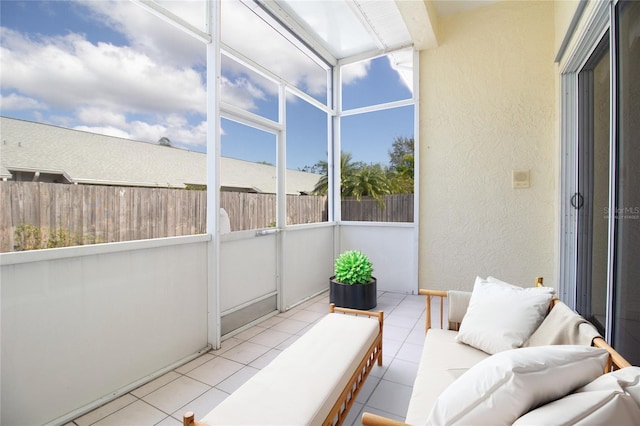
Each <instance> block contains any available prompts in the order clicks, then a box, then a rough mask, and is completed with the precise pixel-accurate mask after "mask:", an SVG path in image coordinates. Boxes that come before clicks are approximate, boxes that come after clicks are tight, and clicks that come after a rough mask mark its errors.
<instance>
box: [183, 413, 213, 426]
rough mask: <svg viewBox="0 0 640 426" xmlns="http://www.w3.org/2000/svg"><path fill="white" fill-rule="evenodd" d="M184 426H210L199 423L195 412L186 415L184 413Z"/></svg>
mask: <svg viewBox="0 0 640 426" xmlns="http://www.w3.org/2000/svg"><path fill="white" fill-rule="evenodd" d="M182 425H183V426H209V425H208V424H206V423H203V422H199V421H197V420H196V416H195V414H193V411H187V412H186V413H184V416H183V417H182Z"/></svg>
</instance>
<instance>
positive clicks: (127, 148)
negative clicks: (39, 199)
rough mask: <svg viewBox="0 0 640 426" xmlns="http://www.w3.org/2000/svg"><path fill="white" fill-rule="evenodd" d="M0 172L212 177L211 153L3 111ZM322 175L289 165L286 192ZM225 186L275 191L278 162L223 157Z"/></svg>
mask: <svg viewBox="0 0 640 426" xmlns="http://www.w3.org/2000/svg"><path fill="white" fill-rule="evenodd" d="M0 129H1V134H2V141H1V142H0V178H10V177H11V172H20V171H22V172H40V173H52V174H60V175H63V176H64V177H65V178H66V179H67V180H69V181H70V182H72V183H83V184H99V185H122V186H147V187H173V188H184V187H185V185H186V184H197V185H205V184H206V183H207V161H206V158H207V156H206V154H203V153H200V152H194V151H187V150H184V149H179V148H173V147H167V146H161V145H157V144H153V143H147V142H139V141H132V140H129V139H122V138H116V137H112V136H106V135H100V134H96V133H89V132H83V131H79V130H71V129H65V128H63V127H56V126H52V125H48V124H41V123H34V122H30V121H23V120H16V119H13V118H7V117H0ZM319 178H320V175H318V174H314V173H307V172H301V171H298V170H287V173H286V192H287V194H300V193H309V192H311V191H312V190H313V188H314V186H315V185H316V183H317V182H318V179H319ZM220 179H221V186H222V187H223V188H225V189H237V190H242V191H252V192H253V191H255V192H264V193H275V192H276V169H275V167H274V166H270V165H265V164H258V163H252V162H249V161H243V160H237V159H234V158H227V157H222V158H221V159H220Z"/></svg>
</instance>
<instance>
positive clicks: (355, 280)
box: [329, 250, 378, 310]
mask: <svg viewBox="0 0 640 426" xmlns="http://www.w3.org/2000/svg"><path fill="white" fill-rule="evenodd" d="M372 273H373V265H372V264H371V261H370V260H369V258H368V257H367V256H366V255H365V254H364V253H362V252H361V251H358V250H349V251H345V252H343V253H342V254H340V256H338V258H337V259H336V263H335V275H334V276H332V277H331V278H330V279H329V301H330V302H331V303H334V304H335V305H336V306H339V307H341V308H353V309H362V310H367V309H372V308H375V307H376V305H377V303H378V302H377V291H378V290H377V280H376V278H375V277H373V276H372V275H371V274H372Z"/></svg>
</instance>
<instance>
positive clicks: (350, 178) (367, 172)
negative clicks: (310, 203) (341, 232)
mask: <svg viewBox="0 0 640 426" xmlns="http://www.w3.org/2000/svg"><path fill="white" fill-rule="evenodd" d="M318 165H319V168H320V170H321V172H322V173H323V176H322V177H321V178H320V179H319V180H318V183H316V186H315V188H314V190H313V193H314V194H316V195H327V192H328V190H329V174H328V166H327V162H326V161H320V162H319V163H318ZM390 193H391V186H390V184H389V180H388V178H387V174H386V172H385V170H384V168H383V167H382V166H381V165H380V164H373V165H367V164H364V163H361V162H353V161H352V156H351V153H349V152H343V153H342V154H341V155H340V194H341V195H342V196H343V197H356V199H357V200H358V201H360V200H361V199H362V197H372V198H373V199H375V200H376V201H377V202H378V203H379V204H380V205H383V200H382V196H383V195H387V194H390Z"/></svg>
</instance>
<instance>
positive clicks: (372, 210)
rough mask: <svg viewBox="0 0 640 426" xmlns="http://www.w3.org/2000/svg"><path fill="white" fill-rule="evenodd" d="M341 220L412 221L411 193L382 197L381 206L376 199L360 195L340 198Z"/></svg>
mask: <svg viewBox="0 0 640 426" xmlns="http://www.w3.org/2000/svg"><path fill="white" fill-rule="evenodd" d="M341 204H342V220H358V221H365V222H413V194H394V195H385V196H384V197H383V205H382V206H381V205H380V204H379V203H378V202H377V201H376V200H374V199H373V198H369V197H362V199H361V200H360V201H358V200H357V199H356V198H355V197H347V198H343V199H342V203H341Z"/></svg>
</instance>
